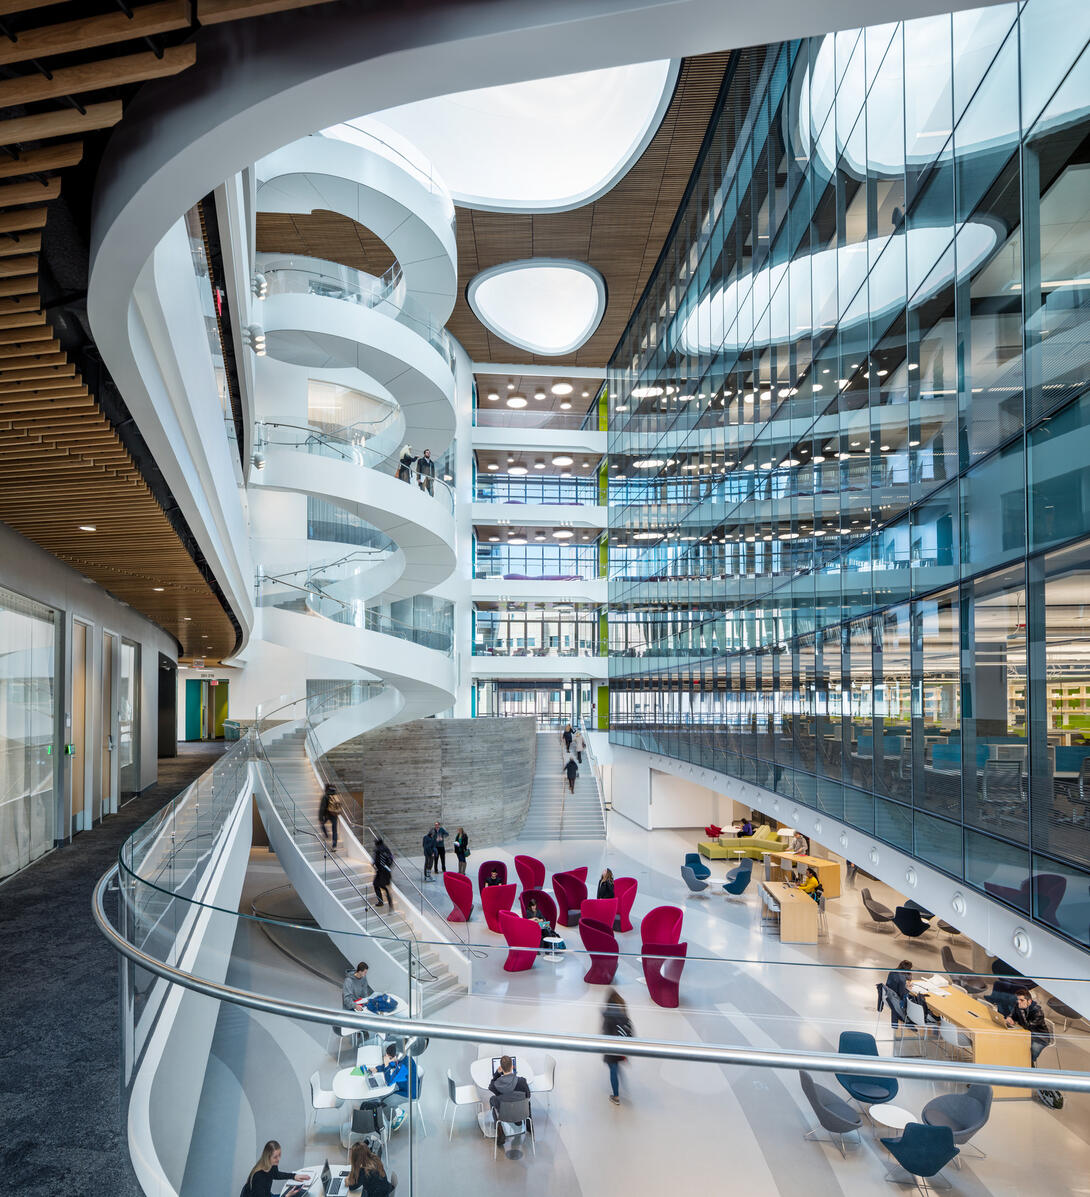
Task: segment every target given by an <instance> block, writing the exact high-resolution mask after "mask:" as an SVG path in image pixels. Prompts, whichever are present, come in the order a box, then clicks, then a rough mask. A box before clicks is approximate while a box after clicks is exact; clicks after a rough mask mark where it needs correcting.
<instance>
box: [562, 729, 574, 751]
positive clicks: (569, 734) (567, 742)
mask: <svg viewBox="0 0 1090 1197" xmlns="http://www.w3.org/2000/svg"><path fill="white" fill-rule="evenodd" d="M563 736H564V751H565V752H571V742H572V740H574V739H575V732H573V731H572V726H571V724H570V723H569V724H568V726H567V727H566V728H564V733H563Z"/></svg>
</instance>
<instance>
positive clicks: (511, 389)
mask: <svg viewBox="0 0 1090 1197" xmlns="http://www.w3.org/2000/svg"><path fill="white" fill-rule="evenodd" d="M507 389H508V390H509V391H513V390H514V389H515V384H514V383H513V382H509V383H508V384H507Z"/></svg>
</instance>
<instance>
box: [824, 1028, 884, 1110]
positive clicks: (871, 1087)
mask: <svg viewBox="0 0 1090 1197" xmlns="http://www.w3.org/2000/svg"><path fill="white" fill-rule="evenodd" d="M837 1050H838V1051H839V1052H840V1053H841V1055H845V1056H877V1055H878V1044H877V1043H876V1042H875V1041H874V1036H873V1035H870V1034H868V1033H867V1032H866V1031H841V1032H840V1042H839V1044H838V1045H837ZM836 1079H837V1080H838V1081H839V1082H840V1083H841V1084H842V1085H843V1086H844V1088H845V1089H847V1091H848V1093H849V1094H850V1096H852V1097H854V1098H855V1100H856V1101H857V1102H859V1104H860V1105H861V1106H878V1105H881V1104H882V1103H883V1102H885V1101H892V1100H893V1099H894V1098H895V1097H896V1096H897V1089H898V1088H899V1086H898V1084H897V1078H896V1077H892V1076H853V1075H852V1074H851V1073H850V1072H846V1073H839V1072H838V1073H837V1074H836Z"/></svg>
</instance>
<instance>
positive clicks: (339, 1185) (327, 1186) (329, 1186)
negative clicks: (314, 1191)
mask: <svg viewBox="0 0 1090 1197" xmlns="http://www.w3.org/2000/svg"><path fill="white" fill-rule="evenodd" d="M347 1176H348V1169H347V1168H342V1169H341V1171H340V1172H338V1173H337V1175H336V1176H334V1175H333V1173H332V1172H331V1171H330V1168H329V1160H326V1162H325V1167H324V1168H323V1169H322V1191H323V1192H324V1193H325V1197H343V1195H344V1194H345V1193H347V1192H348V1188H347V1182H346V1180H345V1177H347Z"/></svg>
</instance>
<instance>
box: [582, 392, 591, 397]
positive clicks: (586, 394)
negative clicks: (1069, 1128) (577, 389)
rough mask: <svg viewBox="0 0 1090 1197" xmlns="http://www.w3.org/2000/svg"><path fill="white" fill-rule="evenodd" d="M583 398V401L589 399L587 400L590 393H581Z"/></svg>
mask: <svg viewBox="0 0 1090 1197" xmlns="http://www.w3.org/2000/svg"><path fill="white" fill-rule="evenodd" d="M583 398H584V399H589V398H590V391H584V392H583Z"/></svg>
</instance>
